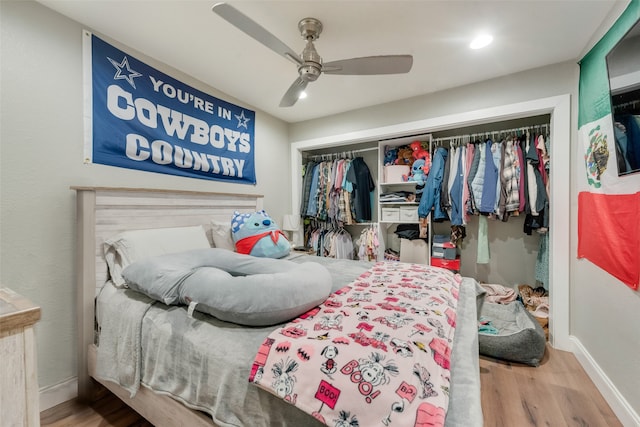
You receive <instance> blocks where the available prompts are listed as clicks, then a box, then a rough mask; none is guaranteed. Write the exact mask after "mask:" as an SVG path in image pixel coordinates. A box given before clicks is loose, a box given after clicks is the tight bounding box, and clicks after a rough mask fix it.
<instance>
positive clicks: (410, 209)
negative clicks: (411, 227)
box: [400, 206, 418, 222]
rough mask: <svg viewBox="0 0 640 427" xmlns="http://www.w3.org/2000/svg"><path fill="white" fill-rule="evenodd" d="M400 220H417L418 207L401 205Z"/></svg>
mask: <svg viewBox="0 0 640 427" xmlns="http://www.w3.org/2000/svg"><path fill="white" fill-rule="evenodd" d="M400 221H409V222H414V221H415V222H417V221H418V207H417V206H400Z"/></svg>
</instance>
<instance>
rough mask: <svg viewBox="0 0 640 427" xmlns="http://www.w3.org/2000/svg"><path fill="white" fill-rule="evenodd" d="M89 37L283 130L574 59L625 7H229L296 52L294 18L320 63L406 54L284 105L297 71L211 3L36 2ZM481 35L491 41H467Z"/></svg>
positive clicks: (299, 42) (326, 81)
mask: <svg viewBox="0 0 640 427" xmlns="http://www.w3.org/2000/svg"><path fill="white" fill-rule="evenodd" d="M39 2H40V3H42V4H44V5H45V6H47V7H49V8H51V9H53V10H56V11H58V12H60V13H62V14H64V15H66V16H68V17H70V18H72V19H74V20H76V21H78V22H80V23H82V24H83V25H85V26H86V27H87V29H90V30H93V31H95V32H97V33H99V34H100V33H101V34H103V35H105V36H108V37H110V38H112V39H114V40H117V41H118V42H120V43H122V44H124V45H125V46H129V47H131V48H133V49H136V50H138V51H140V52H143V53H144V54H146V55H148V56H150V57H152V58H155V59H157V60H158V61H161V62H163V63H165V64H168V65H170V66H171V67H174V68H176V69H178V70H180V71H182V72H184V73H186V74H188V75H190V76H193V77H194V78H196V79H198V80H200V81H202V82H204V83H206V84H208V85H210V86H212V87H214V88H216V89H218V90H220V91H222V92H224V93H226V94H229V95H230V96H231V97H234V98H236V99H238V100H240V101H242V102H245V103H247V104H249V105H251V106H253V107H256V108H257V109H260V110H263V111H265V112H267V113H270V114H272V115H273V116H275V117H278V118H280V119H282V120H285V121H287V122H291V123H293V122H299V121H303V120H308V119H313V118H317V117H323V116H327V115H332V114H337V113H340V112H344V111H348V110H352V109H356V108H361V107H366V106H371V105H375V104H381V103H385V102H389V101H394V100H399V99H404V98H409V97H413V96H417V95H422V94H426V93H430V92H435V91H439V90H443V89H447V88H451V87H456V86H461V85H465V84H468V83H473V82H477V81H482V80H486V79H490V78H493V77H497V76H503V75H507V74H511V73H514V72H518V71H522V70H526V69H531V68H535V67H540V66H544V65H548V64H553V63H557V62H562V61H566V60H574V59H576V60H577V59H579V56H580V55H581V54H582V53H584V49H585V48H586V47H587V45H588V44H589V42H590V40H591V39H592V37H593V35H594V33H595V31H596V30H597V29H598V27H599V26H600V25H601V24H602V22H603V21H605V18H606V17H607V15H608V14H609V13H610V12H611V11H616V10H621V4H627V3H628V1H627V0H619V1H616V0H566V1H560V0H503V1H495V0H494V1H480V0H476V1H462V0H459V1H454V0H443V1H435V0H433V1H417V0H414V1H382V0H378V1H364V0H352V1H338V0H330V1H329V0H325V1H317V0H316V1H313V0H297V1H294V0H290V1H270V0H262V1H233V0H231V1H229V3H230V4H232V5H233V6H234V7H236V8H237V9H238V10H240V11H241V12H243V13H244V14H245V15H247V16H249V17H251V18H252V19H253V20H254V21H256V22H258V23H260V24H261V25H262V26H263V27H264V28H265V29H267V30H269V31H270V32H271V33H272V34H273V35H275V36H276V37H277V38H279V39H280V40H282V41H283V42H284V43H285V44H287V45H288V46H289V47H290V48H291V49H292V50H294V51H295V52H301V51H302V49H303V48H304V41H303V39H302V37H301V36H300V33H299V32H298V27H297V25H298V21H299V20H300V19H302V18H305V17H308V16H310V17H314V18H317V19H319V20H320V21H322V23H323V26H324V30H323V32H322V34H321V35H320V38H319V40H317V41H316V43H315V44H316V49H317V50H318V53H319V54H320V55H321V56H322V58H323V60H324V61H325V62H329V61H334V60H339V59H347V58H352V57H359V56H373V55H387V54H411V55H413V58H414V62H413V68H412V70H411V71H410V72H409V73H408V74H399V75H384V76H342V75H322V76H320V78H319V79H318V80H317V81H316V82H312V83H310V84H309V86H308V87H307V92H308V94H309V96H308V98H306V99H304V100H300V101H298V103H297V104H296V105H294V106H293V107H288V108H280V107H278V104H279V102H280V99H281V97H282V95H283V94H284V92H285V91H286V90H287V89H288V88H289V86H290V85H291V83H293V81H294V80H295V79H296V78H297V77H298V73H297V70H296V65H295V64H293V63H292V62H290V61H288V60H286V59H284V58H283V57H281V56H279V55H277V54H276V53H274V52H273V51H271V50H269V49H267V48H266V47H265V46H263V45H262V44H260V43H258V42H257V41H255V40H254V39H252V38H250V37H249V36H247V35H245V34H244V33H242V32H240V31H239V30H238V29H237V28H235V27H233V26H232V25H230V24H229V23H227V22H226V21H224V20H223V19H222V18H220V17H219V16H218V15H216V14H215V13H213V12H212V11H211V7H212V6H213V4H215V3H216V0H210V1H203V0H193V1H178V0H156V1H149V0H146V1H145V0H137V1H118V0H74V1H65V0H39ZM480 31H488V32H491V33H492V34H493V36H494V42H493V44H491V45H490V46H489V47H487V48H485V49H481V50H477V51H474V50H471V49H469V48H468V44H469V42H470V41H471V39H472V37H473V36H474V35H476V33H478V32H480Z"/></svg>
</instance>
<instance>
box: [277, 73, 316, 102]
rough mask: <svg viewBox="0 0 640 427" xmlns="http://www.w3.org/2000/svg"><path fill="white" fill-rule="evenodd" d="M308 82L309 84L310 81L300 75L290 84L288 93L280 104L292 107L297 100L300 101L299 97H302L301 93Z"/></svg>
mask: <svg viewBox="0 0 640 427" xmlns="http://www.w3.org/2000/svg"><path fill="white" fill-rule="evenodd" d="M307 84H309V82H308V81H306V80H303V79H302V78H301V77H298V78H297V79H296V81H295V82H293V84H292V85H291V86H289V89H288V90H287V93H285V94H284V96H283V97H282V100H281V101H280V106H281V107H291V106H292V105H293V104H295V103H296V101H298V98H300V94H301V93H302V91H304V90H305V88H306V87H307Z"/></svg>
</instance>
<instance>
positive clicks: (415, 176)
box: [404, 159, 427, 185]
mask: <svg viewBox="0 0 640 427" xmlns="http://www.w3.org/2000/svg"><path fill="white" fill-rule="evenodd" d="M425 164H426V162H425V161H424V159H418V160H416V161H415V162H413V165H412V166H411V174H410V175H409V176H405V177H404V178H405V180H406V181H414V182H415V183H416V184H417V185H424V184H425V183H426V182H427V174H426V173H425V170H424V166H425Z"/></svg>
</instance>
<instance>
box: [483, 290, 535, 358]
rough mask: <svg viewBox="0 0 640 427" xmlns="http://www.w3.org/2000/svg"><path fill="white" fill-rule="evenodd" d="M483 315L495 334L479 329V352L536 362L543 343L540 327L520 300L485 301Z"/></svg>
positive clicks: (497, 356) (486, 354) (496, 356)
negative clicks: (508, 301) (505, 302)
mask: <svg viewBox="0 0 640 427" xmlns="http://www.w3.org/2000/svg"><path fill="white" fill-rule="evenodd" d="M481 314H482V316H481V317H482V319H483V320H488V321H489V322H490V325H491V326H493V327H494V328H495V329H496V330H497V333H496V334H488V333H483V332H479V333H478V345H479V347H480V354H483V355H485V356H491V357H495V358H496V359H503V360H508V361H511V362H518V363H524V364H527V365H531V366H538V365H539V364H540V361H541V360H542V357H543V356H544V351H545V347H546V342H547V340H546V337H545V335H544V331H543V330H542V327H541V326H540V324H539V323H538V321H537V320H536V319H534V317H533V316H532V315H531V314H529V312H528V311H527V310H526V309H525V308H524V306H523V305H522V303H520V302H519V301H514V302H511V303H509V304H497V303H491V302H487V301H485V302H484V304H483V306H482V313H481Z"/></svg>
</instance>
